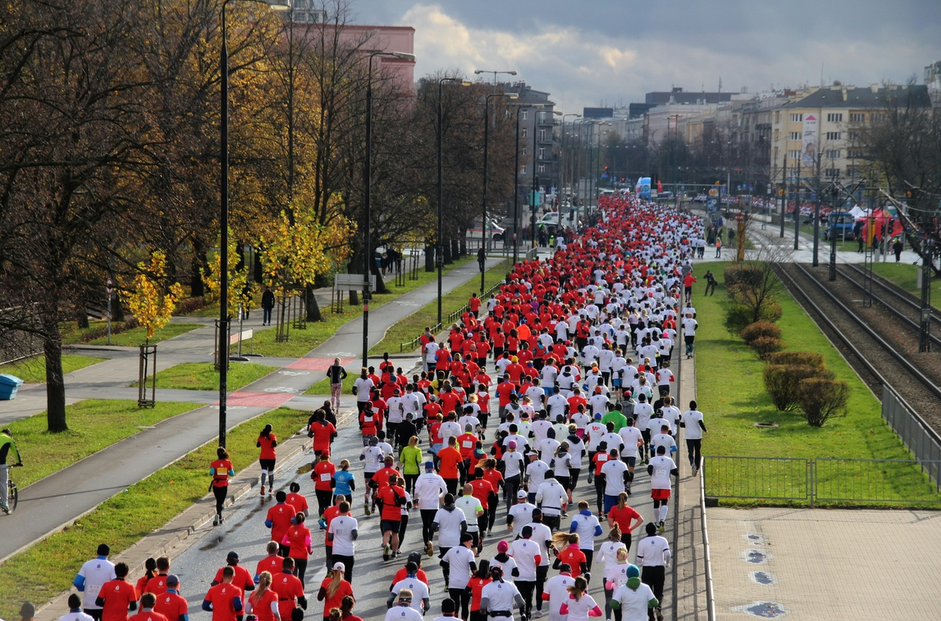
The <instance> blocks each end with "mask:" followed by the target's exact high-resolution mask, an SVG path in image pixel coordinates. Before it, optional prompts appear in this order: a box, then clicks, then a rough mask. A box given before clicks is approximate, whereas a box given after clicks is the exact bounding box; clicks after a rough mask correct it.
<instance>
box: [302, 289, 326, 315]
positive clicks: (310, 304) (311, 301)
mask: <svg viewBox="0 0 941 621" xmlns="http://www.w3.org/2000/svg"><path fill="white" fill-rule="evenodd" d="M304 295H305V296H306V297H307V304H306V306H307V321H323V315H322V314H321V313H320V305H319V304H317V296H316V295H314V286H313V285H307V286H306V287H304Z"/></svg>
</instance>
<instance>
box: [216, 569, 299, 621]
mask: <svg viewBox="0 0 941 621" xmlns="http://www.w3.org/2000/svg"><path fill="white" fill-rule="evenodd" d="M280 558H281V557H280V556H279V557H278V559H280ZM220 571H221V572H222V582H220V583H219V584H214V585H213V586H212V587H211V588H210V589H209V592H208V593H206V597H205V598H204V599H203V606H202V608H203V610H205V611H206V612H212V621H238V619H239V618H240V617H241V616H242V611H243V609H244V606H245V603H244V602H243V601H242V589H240V588H238V587H237V586H235V585H233V584H232V579H233V578H234V577H235V571H234V570H233V568H232V567H223V568H222V569H221V570H220ZM252 588H255V585H254V584H253V585H252Z"/></svg>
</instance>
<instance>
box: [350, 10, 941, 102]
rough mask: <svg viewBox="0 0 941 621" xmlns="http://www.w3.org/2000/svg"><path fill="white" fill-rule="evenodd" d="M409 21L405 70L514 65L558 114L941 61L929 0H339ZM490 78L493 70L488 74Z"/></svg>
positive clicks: (377, 19) (378, 17)
mask: <svg viewBox="0 0 941 621" xmlns="http://www.w3.org/2000/svg"><path fill="white" fill-rule="evenodd" d="M349 2H350V8H351V9H352V11H353V13H354V14H355V16H356V17H355V19H354V20H352V21H354V23H359V24H384V25H407V26H413V27H414V28H415V30H416V32H415V52H416V54H417V55H418V62H417V67H416V76H421V75H424V74H427V73H432V72H434V71H436V70H438V69H452V70H453V69H457V70H461V71H463V72H465V74H472V73H473V71H474V69H515V70H516V71H518V72H519V76H518V78H519V79H522V80H525V81H526V82H527V83H528V84H530V85H532V86H533V87H534V88H537V89H539V90H544V91H548V92H550V93H551V96H552V99H553V100H554V101H555V102H556V103H557V104H558V105H559V106H560V108H562V109H564V110H565V111H566V112H570V111H581V108H582V107H583V106H599V105H602V104H604V105H607V106H618V105H622V104H623V105H626V104H627V103H629V102H631V101H643V94H644V93H645V92H648V91H653V90H669V89H670V88H671V86H674V85H675V86H680V87H682V88H683V89H684V90H687V91H699V90H702V89H703V88H705V89H706V90H709V91H714V90H716V89H717V88H718V85H719V80H720V78H721V80H722V89H723V90H724V91H740V90H741V89H742V88H746V87H747V88H748V90H749V92H755V91H761V90H766V89H768V88H770V87H772V86H773V87H775V88H780V87H791V88H793V87H797V86H799V85H804V84H806V85H817V84H819V83H820V81H821V75H822V77H823V80H824V82H826V83H830V82H832V81H833V80H841V81H842V82H843V83H844V84H854V85H857V86H861V85H869V84H871V83H877V82H882V81H884V80H889V81H893V82H904V81H905V80H906V79H907V78H908V77H909V76H911V75H912V74H915V75H917V77H918V80H919V82H921V80H922V73H923V68H924V67H925V66H926V65H928V64H929V63H931V62H932V61H935V60H941V4H939V2H938V0H784V1H783V2H782V1H772V0H724V1H723V2H716V1H715V0H673V1H669V0H667V1H660V2H636V1H632V0H539V1H536V0H439V1H438V2H432V1H428V0H424V1H414V0H349ZM491 79H492V76H491Z"/></svg>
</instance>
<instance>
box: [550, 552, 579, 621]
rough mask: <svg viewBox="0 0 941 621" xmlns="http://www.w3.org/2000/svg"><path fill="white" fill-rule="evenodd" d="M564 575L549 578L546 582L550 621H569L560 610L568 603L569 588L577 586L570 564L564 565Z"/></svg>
mask: <svg viewBox="0 0 941 621" xmlns="http://www.w3.org/2000/svg"><path fill="white" fill-rule="evenodd" d="M562 568H563V569H562V573H560V574H559V575H558V576H553V577H552V578H549V580H548V581H547V582H546V588H545V591H544V593H545V594H546V595H548V596H549V621H567V619H568V617H567V615H563V614H562V613H561V612H560V611H559V609H560V608H562V604H563V603H564V602H566V601H568V598H569V592H568V588H569V587H570V586H572V585H573V584H575V579H574V578H572V568H571V567H569V565H568V563H562Z"/></svg>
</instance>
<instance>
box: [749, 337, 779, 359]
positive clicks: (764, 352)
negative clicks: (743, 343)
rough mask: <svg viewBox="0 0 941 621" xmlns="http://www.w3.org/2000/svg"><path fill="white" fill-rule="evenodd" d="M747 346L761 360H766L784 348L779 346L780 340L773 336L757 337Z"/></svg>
mask: <svg viewBox="0 0 941 621" xmlns="http://www.w3.org/2000/svg"><path fill="white" fill-rule="evenodd" d="M748 346H749V347H751V348H752V349H754V350H755V353H757V354H758V357H759V358H761V359H762V360H767V359H768V356H770V355H771V354H773V353H774V352H776V351H781V349H783V347H784V345H782V344H781V339H778V338H775V337H773V336H759V337H758V338H756V339H754V340H752V341H751V342H750V343H749V344H748Z"/></svg>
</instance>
